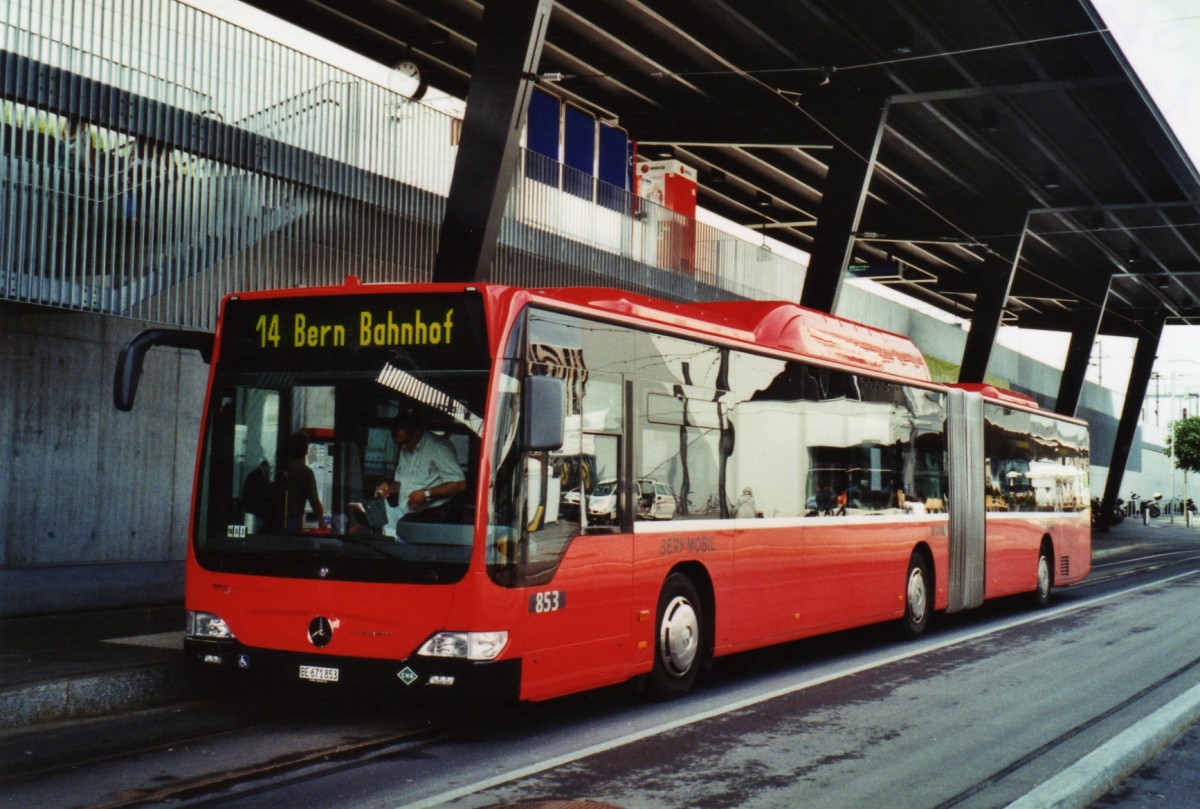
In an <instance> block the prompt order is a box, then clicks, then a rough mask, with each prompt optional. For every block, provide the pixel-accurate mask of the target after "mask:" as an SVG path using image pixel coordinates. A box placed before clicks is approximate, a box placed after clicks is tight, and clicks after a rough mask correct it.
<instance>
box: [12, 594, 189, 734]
mask: <svg viewBox="0 0 1200 809" xmlns="http://www.w3.org/2000/svg"><path fill="white" fill-rule="evenodd" d="M188 679H189V678H188V676H187V674H186V672H185V671H184V666H183V606H182V605H180V604H173V605H165V606H154V607H142V608H132V609H123V610H105V611H99V612H86V613H69V614H65V615H50V616H36V617H30V618H5V619H0V730H3V729H6V728H13V727H20V726H24V725H33V724H38V723H41V722H49V721H54V720H58V719H72V718H77V717H84V716H100V715H104V714H111V713H118V712H121V711H131V710H137V709H139V708H145V707H149V706H151V705H161V704H164V703H167V702H170V701H172V700H177V699H181V698H183V697H184V696H185V695H186V694H187V693H188V692H189V691H190V690H192V689H189V687H188Z"/></svg>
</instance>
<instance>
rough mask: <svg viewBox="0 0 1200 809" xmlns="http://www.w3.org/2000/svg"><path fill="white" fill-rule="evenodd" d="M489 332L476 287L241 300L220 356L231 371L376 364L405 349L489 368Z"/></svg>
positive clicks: (232, 304) (420, 358) (234, 303)
mask: <svg viewBox="0 0 1200 809" xmlns="http://www.w3.org/2000/svg"><path fill="white" fill-rule="evenodd" d="M486 333H487V332H486V329H485V327H484V315H483V306H482V301H481V299H480V297H479V296H478V295H477V294H473V293H462V294H445V293H436V294H422V295H394V294H389V295H343V296H322V297H311V298H307V297H289V298H278V299H269V300H261V299H259V300H237V299H234V300H231V301H229V302H228V303H227V304H226V306H225V311H224V320H223V325H222V331H221V335H222V339H221V345H220V362H221V365H222V366H223V367H225V368H226V370H231V369H244V370H263V369H265V368H269V367H275V368H279V369H281V370H282V369H289V368H292V369H294V368H307V367H315V366H317V365H321V364H326V363H336V365H335V366H334V367H338V368H347V367H372V366H374V365H378V363H379V361H380V358H387V357H390V356H393V355H394V354H395V353H396V352H398V351H400V352H403V353H405V354H408V355H409V356H410V357H412V359H413V360H414V361H415V362H416V364H417V365H420V366H424V365H425V364H426V363H432V364H433V365H434V366H435V367H440V368H463V369H466V368H484V367H487V341H486Z"/></svg>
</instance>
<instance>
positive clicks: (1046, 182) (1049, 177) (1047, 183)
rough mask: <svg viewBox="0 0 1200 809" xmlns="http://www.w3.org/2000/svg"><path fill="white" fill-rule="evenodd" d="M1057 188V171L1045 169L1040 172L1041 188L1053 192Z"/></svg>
mask: <svg viewBox="0 0 1200 809" xmlns="http://www.w3.org/2000/svg"><path fill="white" fill-rule="evenodd" d="M1058 187H1059V182H1058V169H1046V170H1045V171H1044V172H1042V188H1044V189H1046V190H1047V191H1053V190H1054V189H1056V188H1058Z"/></svg>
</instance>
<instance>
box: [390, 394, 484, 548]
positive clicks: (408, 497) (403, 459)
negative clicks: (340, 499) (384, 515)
mask: <svg viewBox="0 0 1200 809" xmlns="http://www.w3.org/2000/svg"><path fill="white" fill-rule="evenodd" d="M391 432H392V439H393V440H394V441H395V442H396V444H397V445H398V446H399V447H400V457H399V458H398V459H397V461H396V474H395V481H394V482H389V481H384V482H383V483H380V484H379V486H378V488H376V489H375V496H376V497H384V498H387V497H391V496H392V495H393V494H399V495H400V498H399V502H398V503H397V505H395V506H392V505H391V504H390V503H389V504H388V527H387V528H386V529H385V531H386V532H387V533H391V527H392V526H394V525H395V524H396V521H397V520H400V519H403V518H404V517H405V516H407V515H408V514H412V513H414V512H417V511H423V510H425V509H429V508H435V507H437V506H441V505H444V504H445V503H446V501H447V500H449V499H450V498H451V497H453V496H454V495H456V494H459V493H460V492H463V491H465V490H466V488H467V482H466V479H465V478H464V476H463V471H462V467H461V466H459V463H458V456H457V454H456V453H455V451H454V447H453V445H452V444H451V443H450V442H449V440H447V439H446V438H444V437H443V436H440V435H435V434H434V433H430V432H427V431H426V430H425V428H424V426H423V425H422V423H421V421H420V420H419V418H418V417H417V416H416V414H414V413H411V412H410V413H401V414H400V415H399V416H397V417H396V418H395V419H394V420H393V421H392V425H391Z"/></svg>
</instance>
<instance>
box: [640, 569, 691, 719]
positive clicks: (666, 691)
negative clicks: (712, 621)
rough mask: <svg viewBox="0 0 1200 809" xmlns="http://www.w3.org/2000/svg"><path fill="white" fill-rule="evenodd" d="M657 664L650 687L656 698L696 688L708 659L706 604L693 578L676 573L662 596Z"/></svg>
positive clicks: (657, 624)
mask: <svg viewBox="0 0 1200 809" xmlns="http://www.w3.org/2000/svg"><path fill="white" fill-rule="evenodd" d="M654 626H655V632H654V668H653V669H652V670H651V671H650V674H648V675H647V676H646V690H647V692H648V693H649V695H650V696H651V697H653V698H654V699H660V700H666V699H674V698H676V697H681V696H683V695H684V694H686V693H687V692H688V691H690V690H691V689H692V685H693V684H694V683H695V682H696V675H697V674H698V673H699V672H700V666H701V664H702V663H703V660H704V608H703V605H702V604H701V603H700V595H699V593H697V592H696V586H695V585H694V584H692V580H691V579H689V578H688V577H687V576H685V575H683V574H682V573H672V574H671V575H670V576H668V577H667V580H666V581H665V582H664V583H663V588H662V592H661V593H660V594H659V596H658V615H657V618H656V620H655V624H654Z"/></svg>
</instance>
